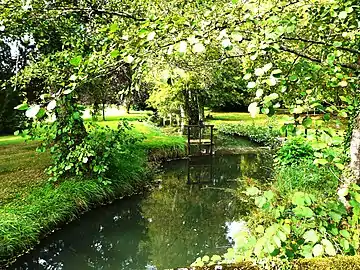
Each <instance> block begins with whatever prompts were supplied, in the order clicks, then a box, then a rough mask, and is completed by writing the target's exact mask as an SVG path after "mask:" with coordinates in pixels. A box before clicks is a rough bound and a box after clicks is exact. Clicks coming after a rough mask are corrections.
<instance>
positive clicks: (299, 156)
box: [276, 137, 315, 165]
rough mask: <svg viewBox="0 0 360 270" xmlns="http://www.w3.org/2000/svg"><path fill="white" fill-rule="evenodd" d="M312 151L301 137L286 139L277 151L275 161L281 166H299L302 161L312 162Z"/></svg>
mask: <svg viewBox="0 0 360 270" xmlns="http://www.w3.org/2000/svg"><path fill="white" fill-rule="evenodd" d="M314 158H315V156H314V149H313V148H312V146H311V145H310V143H309V142H307V141H306V140H305V139H304V138H302V137H292V138H290V139H288V140H287V141H286V142H285V143H284V144H283V145H282V146H281V148H280V149H279V150H278V151H277V156H276V161H277V162H279V163H280V164H281V165H291V164H299V163H300V162H302V161H304V160H312V161H313V160H314Z"/></svg>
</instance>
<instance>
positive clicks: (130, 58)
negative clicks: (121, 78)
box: [124, 55, 134, 64]
mask: <svg viewBox="0 0 360 270" xmlns="http://www.w3.org/2000/svg"><path fill="white" fill-rule="evenodd" d="M133 61H134V57H132V56H131V55H128V56H126V57H125V58H124V62H125V63H128V64H131V63H132V62H133Z"/></svg>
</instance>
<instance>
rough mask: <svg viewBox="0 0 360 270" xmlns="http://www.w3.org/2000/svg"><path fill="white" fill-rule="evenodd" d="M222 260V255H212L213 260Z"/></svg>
mask: <svg viewBox="0 0 360 270" xmlns="http://www.w3.org/2000/svg"><path fill="white" fill-rule="evenodd" d="M220 260H221V257H220V256H219V255H212V256H211V261H213V262H217V261H220Z"/></svg>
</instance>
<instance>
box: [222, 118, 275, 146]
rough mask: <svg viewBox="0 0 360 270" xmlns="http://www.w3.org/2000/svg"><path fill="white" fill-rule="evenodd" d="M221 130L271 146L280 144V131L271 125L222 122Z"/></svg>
mask: <svg viewBox="0 0 360 270" xmlns="http://www.w3.org/2000/svg"><path fill="white" fill-rule="evenodd" d="M218 130H219V132H221V133H223V134H226V135H232V136H234V135H235V136H242V137H247V138H249V140H251V141H254V142H257V143H260V144H263V145H266V146H271V147H276V146H278V145H279V144H280V141H279V139H278V137H280V131H279V130H277V129H274V128H271V127H262V126H257V125H246V124H242V123H241V124H222V125H220V126H219V128H218Z"/></svg>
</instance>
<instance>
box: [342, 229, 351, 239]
mask: <svg viewBox="0 0 360 270" xmlns="http://www.w3.org/2000/svg"><path fill="white" fill-rule="evenodd" d="M340 234H341V235H342V236H343V237H345V238H346V239H350V237H351V236H350V233H349V232H348V231H347V230H340Z"/></svg>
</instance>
